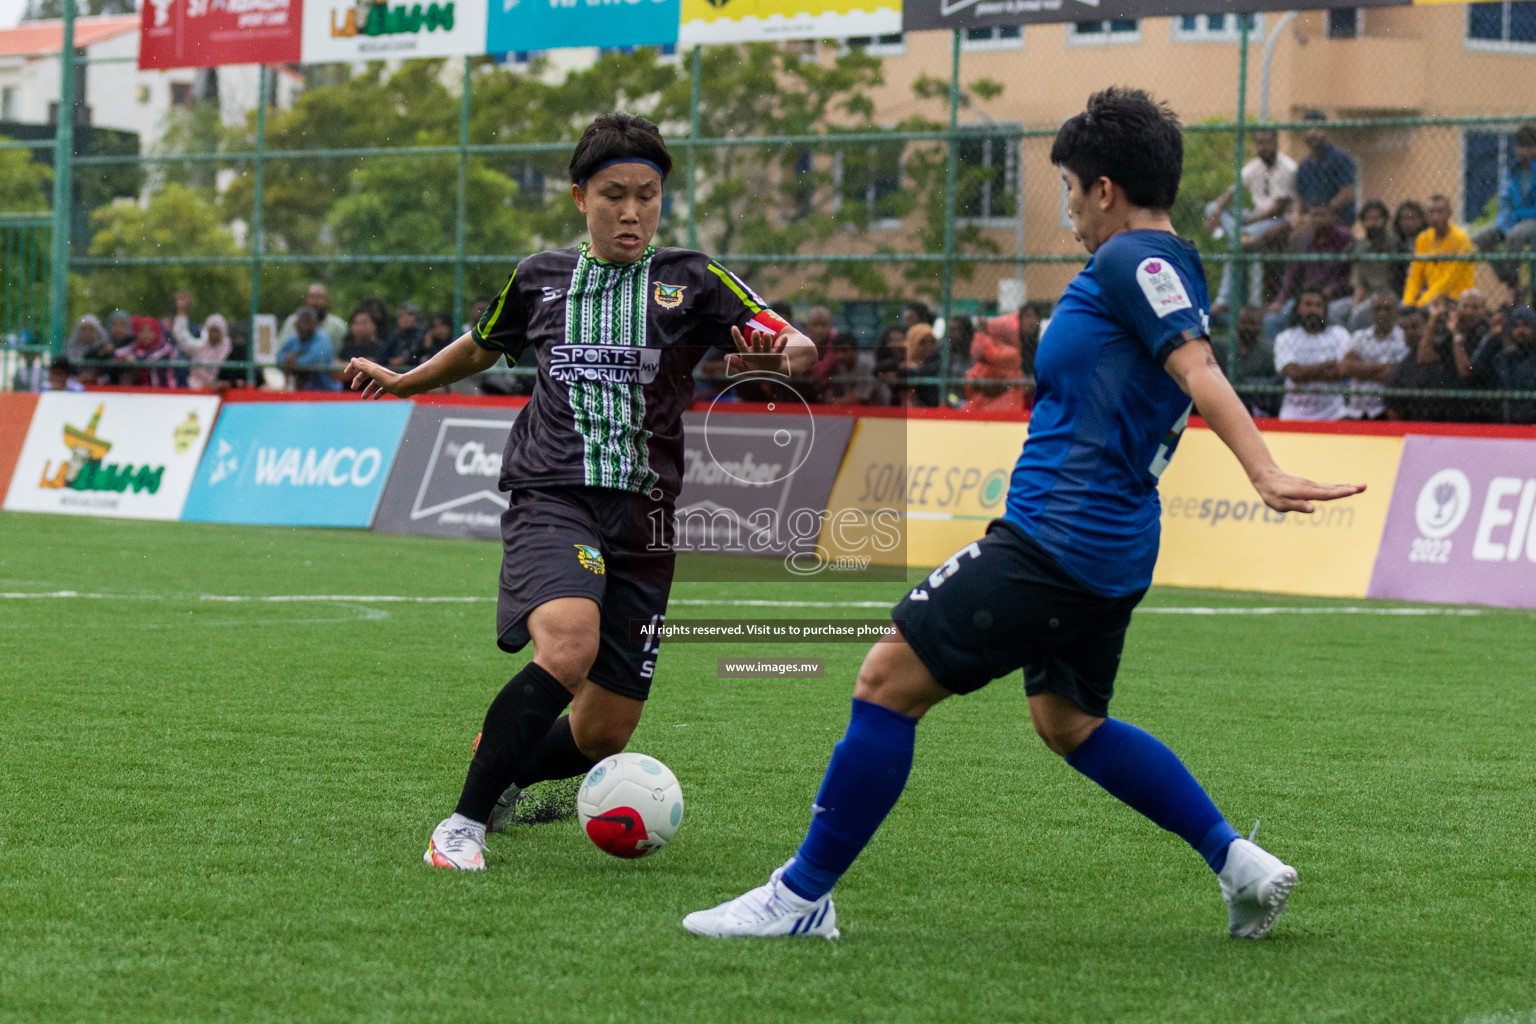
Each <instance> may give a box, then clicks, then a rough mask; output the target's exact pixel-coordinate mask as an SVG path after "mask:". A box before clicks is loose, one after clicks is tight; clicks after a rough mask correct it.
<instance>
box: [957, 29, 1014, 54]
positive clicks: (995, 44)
mask: <svg viewBox="0 0 1536 1024" xmlns="http://www.w3.org/2000/svg"><path fill="white" fill-rule="evenodd" d="M1023 45H1024V26H1023V25H998V26H996V27H994V28H968V29H966V30H965V35H964V36H962V37H961V39H960V49H962V50H965V51H966V52H968V53H975V52H977V51H979V50H1017V49H1019V48H1021V47H1022V46H1023Z"/></svg>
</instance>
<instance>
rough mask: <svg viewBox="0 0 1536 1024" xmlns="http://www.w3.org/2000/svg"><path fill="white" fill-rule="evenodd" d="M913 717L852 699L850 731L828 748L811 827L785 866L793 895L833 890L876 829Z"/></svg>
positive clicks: (902, 767)
mask: <svg viewBox="0 0 1536 1024" xmlns="http://www.w3.org/2000/svg"><path fill="white" fill-rule="evenodd" d="M916 738H917V719H915V718H908V717H907V716H906V715H903V714H900V713H899V712H896V711H892V710H890V709H889V708H884V707H881V706H880V705H879V704H871V703H869V702H868V701H862V700H855V701H854V702H853V715H852V717H850V718H849V719H848V731H847V733H845V734H844V735H843V738H842V740H841V741H840V742H839V743H838V744H837V746H836V747H834V748H832V762H831V763H830V764H828V765H827V775H826V778H824V779H822V782H821V792H819V793H817V794H816V805H815V806H814V807H813V808H812V809H811V814H812V818H811V828H810V831H809V832H807V833H806V835H805V841H804V842H802V843H801V844H800V849H799V851H798V852H796V853H795V861H794V863H793V864H791V865H790V866H789V869H788V870H787V871H785V872H784V884H785V885H786V886H788V887H789V891H790V892H793V893H794V894H795V895H797V896H800V897H803V898H804V899H808V900H819V899H821V897H823V896H825V895H826V894H827V893H829V892H831V891H832V887H833V886H834V885H836V884H837V880H838V879H839V878H841V877H842V876H843V872H845V871H847V870H848V868H849V866H850V865H852V864H853V859H854V858H855V857H857V856H858V855H859V851H861V850H863V849H864V847H865V846H867V845H869V841H870V839H872V838H873V837H874V834H875V829H877V828H879V827H880V823H881V822H882V821H884V820H885V816H886V815H887V814H890V813H891V808H892V807H895V806H896V799H897V798H898V797H900V796H901V791H902V788H903V787H905V786H906V784H907V773H908V772H910V771H911V770H912V744H913V742H914V741H915V740H916Z"/></svg>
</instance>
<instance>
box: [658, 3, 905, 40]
mask: <svg viewBox="0 0 1536 1024" xmlns="http://www.w3.org/2000/svg"><path fill="white" fill-rule="evenodd" d="M909 2H910V0H909ZM682 20H683V24H682V27H681V28H680V29H679V30H678V41H679V42H683V43H760V42H768V41H772V40H776V39H839V38H843V37H845V36H879V35H886V34H888V33H892V32H900V31H901V3H900V0H895V2H892V3H885V4H882V3H880V2H879V0H682Z"/></svg>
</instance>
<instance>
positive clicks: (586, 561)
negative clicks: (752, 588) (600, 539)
mask: <svg viewBox="0 0 1536 1024" xmlns="http://www.w3.org/2000/svg"><path fill="white" fill-rule="evenodd" d="M576 561H578V562H580V563H581V567H582V568H583V569H590V570H591V571H592V572H595V573H597V574H598V575H599V576H601V575H603V571H604V570H603V553H602V552H601V551H599V550H597V548H595V547H593V546H592V545H590V544H577V545H576Z"/></svg>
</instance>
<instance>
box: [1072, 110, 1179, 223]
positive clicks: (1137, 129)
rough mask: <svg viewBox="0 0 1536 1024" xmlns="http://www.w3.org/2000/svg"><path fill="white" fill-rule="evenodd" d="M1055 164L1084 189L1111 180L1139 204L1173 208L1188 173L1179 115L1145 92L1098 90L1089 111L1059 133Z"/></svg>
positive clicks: (1153, 207) (1076, 117) (1151, 207)
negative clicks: (1185, 167) (1180, 179)
mask: <svg viewBox="0 0 1536 1024" xmlns="http://www.w3.org/2000/svg"><path fill="white" fill-rule="evenodd" d="M1051 163H1053V164H1055V165H1056V166H1057V167H1063V168H1066V169H1067V170H1069V171H1071V172H1072V173H1073V174H1075V175H1076V176H1077V178H1078V180H1079V181H1081V182H1082V183H1083V187H1084V188H1087V187H1088V186H1090V185H1092V184H1093V183H1094V182H1095V181H1098V180H1099V179H1100V178H1108V179H1109V180H1110V181H1112V182H1114V183H1115V184H1116V185H1119V186H1120V187H1121V188H1122V189H1124V190H1125V197H1126V198H1127V199H1128V200H1130V201H1131V203H1132V205H1134V206H1140V207H1142V208H1144V209H1148V210H1168V209H1172V207H1173V201H1174V200H1175V199H1177V198H1178V195H1179V178H1180V176H1182V174H1183V173H1184V136H1183V134H1182V132H1181V125H1180V124H1179V118H1178V115H1177V114H1175V113H1174V112H1173V111H1172V110H1170V109H1169V108H1168V105H1167V104H1166V103H1159V102H1158V101H1156V100H1154V99H1152V97H1151V96H1149V95H1147V93H1146V92H1145V91H1143V90H1141V89H1122V88H1118V87H1114V88H1109V89H1105V90H1104V91H1103V92H1096V93H1094V94H1093V95H1092V96H1090V97H1088V109H1086V110H1084V111H1083V112H1082V113H1081V114H1076V115H1074V116H1072V117H1070V118H1068V119H1067V122H1066V124H1063V125H1062V126H1061V130H1060V131H1059V132H1057V133H1056V141H1055V142H1054V143H1052V144H1051Z"/></svg>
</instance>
